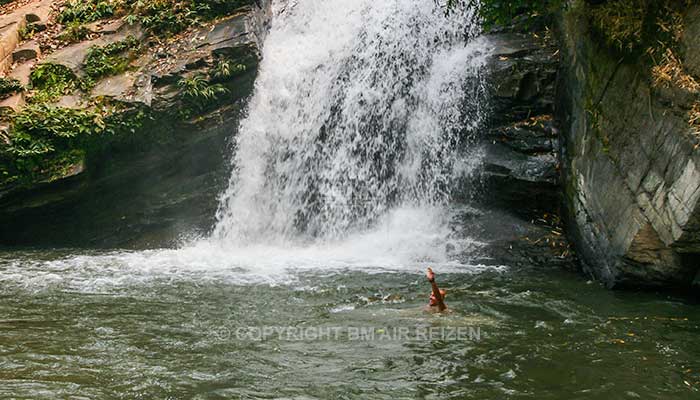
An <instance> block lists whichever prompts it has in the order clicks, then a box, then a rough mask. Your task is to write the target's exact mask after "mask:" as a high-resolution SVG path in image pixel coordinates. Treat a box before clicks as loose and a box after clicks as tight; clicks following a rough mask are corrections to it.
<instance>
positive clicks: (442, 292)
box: [430, 289, 447, 306]
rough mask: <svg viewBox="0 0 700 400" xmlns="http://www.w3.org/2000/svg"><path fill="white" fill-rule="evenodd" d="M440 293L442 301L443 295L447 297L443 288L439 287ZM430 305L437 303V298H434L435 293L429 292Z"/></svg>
mask: <svg viewBox="0 0 700 400" xmlns="http://www.w3.org/2000/svg"><path fill="white" fill-rule="evenodd" d="M440 295H441V296H442V300H443V301H444V300H445V297H447V291H446V290H445V289H440ZM430 305H431V306H436V305H438V301H437V298H435V294H433V293H432V292H431V293H430Z"/></svg>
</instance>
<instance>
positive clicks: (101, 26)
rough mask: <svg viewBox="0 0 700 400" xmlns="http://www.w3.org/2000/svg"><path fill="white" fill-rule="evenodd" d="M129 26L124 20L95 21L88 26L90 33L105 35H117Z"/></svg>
mask: <svg viewBox="0 0 700 400" xmlns="http://www.w3.org/2000/svg"><path fill="white" fill-rule="evenodd" d="M127 26H128V25H127V24H126V22H125V21H124V20H123V19H115V20H102V21H95V22H92V23H90V24H87V25H86V27H87V28H88V29H89V30H90V32H92V33H101V34H103V35H112V34H115V33H117V32H119V31H120V30H122V29H123V28H125V27H127Z"/></svg>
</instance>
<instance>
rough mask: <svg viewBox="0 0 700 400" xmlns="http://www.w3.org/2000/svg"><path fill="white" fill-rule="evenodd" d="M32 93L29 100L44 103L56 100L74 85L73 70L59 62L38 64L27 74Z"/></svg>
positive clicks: (75, 80) (75, 81)
mask: <svg viewBox="0 0 700 400" xmlns="http://www.w3.org/2000/svg"><path fill="white" fill-rule="evenodd" d="M29 79H30V81H31V86H32V89H34V93H32V96H31V99H30V101H31V102H33V103H45V102H51V101H55V100H58V98H60V97H61V96H62V95H64V94H66V93H67V92H69V91H70V90H72V89H74V88H75V87H76V83H77V81H78V80H77V78H76V76H75V74H73V71H71V70H70V69H69V68H68V67H65V66H63V65H60V64H51V63H47V64H40V65H38V66H37V67H36V68H34V70H33V71H32V73H31V75H30V76H29Z"/></svg>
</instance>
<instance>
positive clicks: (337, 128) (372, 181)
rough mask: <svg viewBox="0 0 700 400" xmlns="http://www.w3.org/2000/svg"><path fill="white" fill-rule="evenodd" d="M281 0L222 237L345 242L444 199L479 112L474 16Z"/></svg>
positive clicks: (399, 1) (222, 218) (420, 4)
mask: <svg viewBox="0 0 700 400" xmlns="http://www.w3.org/2000/svg"><path fill="white" fill-rule="evenodd" d="M278 6H284V7H279V9H280V10H282V11H278V13H277V16H276V18H275V20H274V21H273V26H272V30H271V32H270V34H269V36H268V38H267V40H266V43H265V46H264V53H263V61H262V65H261V69H260V73H259V76H258V80H257V83H256V90H255V94H254V96H253V98H252V100H251V103H250V106H249V113H248V116H247V118H245V120H244V121H243V122H242V123H241V129H240V133H239V136H238V138H237V142H236V146H235V149H236V153H235V157H234V158H233V163H234V173H233V176H232V178H231V181H230V185H229V188H228V190H227V191H226V192H225V194H224V195H223V198H222V201H221V205H220V209H219V212H218V223H217V224H216V227H215V230H214V233H213V237H214V238H215V239H216V240H219V241H222V242H223V243H225V244H234V245H243V244H255V243H280V242H290V241H294V242H298V241H309V240H310V239H313V240H314V241H318V240H335V239H339V238H343V237H346V236H347V235H349V234H351V233H354V232H357V231H363V230H366V229H368V228H371V227H373V226H374V225H376V224H377V223H378V221H381V219H382V218H384V217H386V215H388V214H391V212H392V210H396V209H401V208H412V209H414V210H416V212H418V213H424V212H427V210H428V209H432V208H433V207H434V206H440V205H444V204H445V203H446V201H447V200H448V198H449V195H450V189H451V188H452V187H453V185H454V182H455V179H456V178H457V177H458V176H459V175H460V169H463V168H461V167H463V166H464V157H465V154H464V150H465V146H464V142H465V140H466V139H468V138H469V137H470V135H471V134H472V133H473V132H474V131H475V129H476V127H478V126H479V123H480V122H481V117H482V104H484V90H483V85H482V80H481V78H480V74H481V72H482V69H483V66H484V62H485V59H486V55H487V46H486V45H485V43H484V41H483V39H474V38H475V37H476V36H477V34H478V24H474V23H472V22H473V21H472V18H471V16H469V15H464V14H459V13H456V14H454V15H452V16H450V17H445V15H444V13H443V12H442V10H441V9H440V7H439V5H436V4H435V3H434V2H433V1H431V0H419V1H416V0H391V1H375V0H353V1H347V0H329V1H317V0H299V1H296V2H294V3H293V4H284V5H279V4H278Z"/></svg>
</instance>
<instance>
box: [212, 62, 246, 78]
mask: <svg viewBox="0 0 700 400" xmlns="http://www.w3.org/2000/svg"><path fill="white" fill-rule="evenodd" d="M247 69H248V68H247V67H246V66H245V65H244V64H240V63H237V62H235V61H233V60H230V59H225V58H221V59H219V60H218V61H217V63H216V65H215V66H214V68H213V70H212V72H211V76H212V78H213V79H214V80H216V81H225V80H227V79H230V78H231V77H233V76H236V75H238V74H240V73H243V72H245V71H246V70H247Z"/></svg>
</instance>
